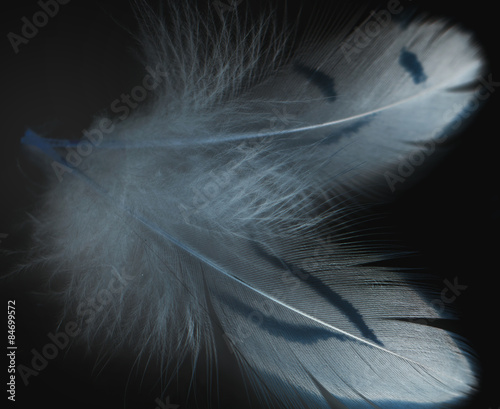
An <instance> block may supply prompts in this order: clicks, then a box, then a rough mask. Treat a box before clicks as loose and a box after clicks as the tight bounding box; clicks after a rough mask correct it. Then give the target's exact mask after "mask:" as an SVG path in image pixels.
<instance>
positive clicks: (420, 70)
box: [399, 48, 427, 84]
mask: <svg viewBox="0 0 500 409" xmlns="http://www.w3.org/2000/svg"><path fill="white" fill-rule="evenodd" d="M399 64H401V66H402V67H403V68H404V69H405V70H406V71H407V72H408V73H409V74H410V75H411V77H412V78H413V82H414V83H415V84H421V83H422V82H425V81H427V75H426V74H425V72H424V67H423V66H422V64H421V62H420V61H419V60H418V57H417V55H416V54H415V53H412V52H410V51H408V50H407V49H406V48H403V49H402V50H401V55H400V56H399Z"/></svg>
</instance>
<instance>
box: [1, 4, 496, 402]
mask: <svg viewBox="0 0 500 409" xmlns="http://www.w3.org/2000/svg"><path fill="white" fill-rule="evenodd" d="M244 1H246V0H244ZM403 3H404V2H403ZM411 3H412V4H416V5H419V6H420V7H421V9H422V10H426V11H428V12H430V13H431V14H435V15H439V16H446V17H451V18H452V19H454V20H456V21H458V22H460V23H461V24H462V25H463V26H465V27H466V28H468V29H470V30H472V31H473V32H474V33H476V37H477V39H478V42H479V43H480V44H482V46H483V47H484V49H485V53H486V55H487V57H488V59H489V64H490V65H489V69H488V70H487V73H492V77H493V79H494V80H496V81H500V70H499V61H498V40H499V33H500V29H499V23H498V13H497V11H496V9H495V8H494V6H493V5H492V3H491V2H487V1H484V0H478V1H475V2H470V1H466V2H456V1H440V2H439V4H435V2H432V1H416V0H414V1H413V2H411ZM320 4H321V3H320V2H308V3H307V4H306V7H315V6H319V5H320ZM380 4H381V5H382V7H383V6H384V3H383V2H380ZM406 4H408V2H407V3H406ZM260 6H261V5H260V3H258V2H253V3H252V6H251V7H252V8H255V10H258V9H259V7H260ZM38 10H39V8H38V6H37V4H36V2H35V1H24V0H23V1H16V2H14V1H13V2H10V3H4V5H2V9H1V18H2V26H1V27H2V29H1V32H0V35H2V40H1V42H0V50H1V51H0V55H1V58H2V60H1V61H2V64H1V68H0V69H1V70H2V72H1V75H0V81H1V88H0V92H1V96H2V97H1V100H0V104H1V108H0V121H1V122H0V123H1V124H2V132H1V134H0V146H1V151H0V155H1V162H0V166H1V167H2V172H1V174H0V183H1V187H2V190H1V191H2V195H1V203H0V206H1V212H0V233H6V234H8V237H7V238H4V239H2V243H1V244H0V246H1V248H3V249H7V250H16V249H20V248H23V246H25V245H26V243H27V241H26V239H27V231H26V230H25V229H23V228H19V223H20V222H21V221H22V220H23V218H24V215H25V213H26V212H27V211H29V210H31V209H32V208H33V203H34V202H33V193H34V192H37V191H38V189H39V185H38V183H39V182H41V179H39V178H38V175H37V174H36V172H35V171H33V169H32V168H30V166H29V164H28V163H27V161H26V159H25V158H24V157H23V155H22V151H21V149H20V144H19V140H20V138H21V136H22V135H23V133H24V131H25V129H26V127H33V128H34V129H37V130H51V131H52V132H53V134H54V135H55V136H56V137H57V136H60V137H66V138H78V136H79V132H81V130H82V129H85V128H86V127H87V126H88V125H89V122H90V120H91V117H92V115H93V114H94V113H96V112H99V111H102V110H105V109H106V108H107V107H109V104H110V102H111V101H113V100H114V99H115V98H116V97H117V96H119V95H120V94H121V93H122V92H126V91H128V90H130V88H131V87H132V86H134V85H136V84H137V79H138V78H142V75H143V74H142V69H143V68H142V67H141V64H140V63H139V62H137V61H136V60H135V59H134V56H133V49H134V40H133V39H132V36H131V34H130V32H134V31H135V29H136V27H137V24H136V22H135V19H134V16H133V13H132V11H131V8H130V6H129V5H128V4H127V2H121V3H118V2H115V3H113V2H106V1H92V0H87V1H85V2H84V1H81V0H80V1H79V0H72V1H70V2H69V3H68V4H67V5H64V6H61V9H60V11H59V13H58V14H57V15H56V16H55V17H54V18H51V19H50V21H49V22H48V24H47V25H46V26H45V27H43V28H41V29H40V31H39V33H38V34H37V36H35V37H34V38H33V39H31V40H30V41H29V43H28V44H22V45H20V49H19V53H17V54H16V53H14V51H13V49H12V47H11V45H10V44H9V41H8V40H7V33H8V32H11V31H12V32H16V33H19V31H20V28H21V25H22V23H21V17H23V16H28V17H31V16H32V15H33V14H34V13H35V12H36V11H38ZM497 94H500V91H498V90H497V91H496V92H495V93H493V94H492V95H491V98H490V99H489V100H488V102H487V103H486V105H485V106H484V108H483V109H482V110H481V111H480V112H479V113H478V114H477V116H476V117H475V119H474V120H473V121H472V123H471V124H470V126H469V127H468V128H467V129H465V130H464V131H462V133H461V135H459V137H458V138H457V139H456V142H455V143H454V150H453V152H452V153H451V154H450V155H448V156H447V157H446V158H445V159H444V160H443V161H442V162H441V163H440V164H439V165H438V166H437V167H436V168H435V169H434V171H433V172H432V173H431V174H430V175H428V176H427V177H425V178H424V179H423V180H422V181H421V182H419V183H418V184H417V185H416V186H415V187H414V188H412V189H411V190H409V191H407V192H405V193H404V194H402V195H401V196H400V197H399V198H398V199H397V201H396V202H395V203H393V204H392V205H390V206H388V207H387V210H388V214H389V215H388V216H387V220H386V221H385V223H389V224H391V226H394V232H395V234H396V236H397V237H398V240H400V241H401V243H403V244H404V245H405V246H408V248H411V249H414V250H417V251H418V252H419V254H420V255H419V257H417V258H415V259H413V261H412V263H414V264H415V265H418V266H425V267H426V268H427V269H428V270H429V271H430V272H431V273H433V274H435V275H436V276H437V277H440V279H445V278H448V279H450V280H452V279H453V278H454V277H458V278H459V282H460V284H464V285H467V290H466V291H464V292H463V294H462V295H461V296H460V297H458V298H457V300H456V302H455V303H454V305H453V307H454V308H456V310H457V311H458V315H459V318H460V321H459V322H460V324H459V325H458V326H456V327H454V330H455V331H457V332H459V333H460V334H461V335H463V336H464V337H465V338H466V339H467V340H468V343H469V344H470V345H471V347H472V348H473V350H474V351H475V352H476V354H477V355H478V358H479V361H480V363H481V370H480V374H481V384H480V388H479V391H478V393H477V394H476V395H475V396H473V397H472V398H471V401H470V402H469V403H468V406H467V407H470V408H474V409H497V408H500V398H499V397H498V391H497V389H498V386H499V385H500V376H499V375H498V368H499V356H500V354H499V353H498V347H499V342H498V336H497V329H498V328H497V327H498V323H499V319H498V318H499V314H498V312H499V308H498V302H497V300H498V299H499V294H500V287H499V283H500V281H499V280H498V275H499V272H500V269H499V267H498V261H497V258H496V256H497V253H498V251H499V240H498V231H499V227H500V194H499V192H498V175H499V171H498V164H499V160H498V149H497V148H498V123H497V118H498V113H499V109H498V108H499V96H498V95H497ZM30 172H31V173H30ZM21 227H22V226H21ZM18 261H20V256H18V255H16V254H13V255H9V256H8V257H7V256H5V257H4V258H3V263H2V268H4V271H3V273H5V274H7V273H8V272H9V271H11V268H12V265H13V264H15V263H16V262H18ZM35 281H36V280H35ZM438 282H439V281H438ZM37 284H38V283H36V282H23V283H19V282H18V281H16V282H15V285H14V284H13V283H12V282H11V281H10V280H3V281H2V282H0V286H1V290H2V305H6V302H5V301H3V300H7V299H16V301H17V305H18V307H17V308H18V317H17V326H18V329H17V335H18V342H19V343H18V345H19V350H18V363H23V362H25V363H28V362H29V360H30V358H31V353H30V350H31V348H33V347H35V348H38V349H39V350H40V348H41V346H43V345H44V344H45V343H46V342H47V339H46V334H47V332H48V331H50V330H52V329H53V328H55V323H56V321H57V310H55V309H53V307H52V306H50V305H45V304H43V303H40V301H39V299H38V298H37V297H35V296H33V291H34V290H35V289H36V288H37ZM115 366H117V367H116V368H114V369H112V370H111V372H110V373H111V375H110V373H108V375H102V374H97V373H95V372H94V373H92V372H91V370H92V363H90V362H87V361H86V360H84V359H83V358H82V360H79V359H75V358H68V357H65V356H64V355H63V354H60V356H59V357H58V358H57V359H56V360H55V361H54V362H51V363H50V364H49V366H48V368H47V369H46V370H44V371H42V372H41V373H40V375H39V376H37V377H36V378H31V379H32V382H31V383H30V385H29V386H28V387H24V386H23V385H21V381H20V380H19V378H18V390H17V400H18V401H17V402H16V403H15V404H11V403H10V402H9V401H7V403H8V404H9V405H10V406H13V407H23V408H24V407H29V406H30V405H33V406H35V405H36V406H45V405H50V406H52V407H96V408H100V407H127V408H128V407H145V408H151V409H153V408H154V407H155V406H156V403H155V401H154V399H155V398H156V396H158V395H155V393H157V390H155V389H154V388H153V389H152V390H151V389H148V387H141V385H140V377H137V376H134V375H132V376H131V377H130V382H129V383H128V384H127V383H126V382H127V379H128V370H127V369H126V368H127V367H126V365H125V364H124V366H123V367H120V366H119V365H115ZM75 368H76V369H75ZM2 379H7V378H6V377H5V378H2ZM145 384H146V385H147V382H145ZM125 386H126V387H127V388H128V389H129V392H127V393H126V394H125V393H124V390H125ZM171 396H172V398H171V401H172V402H173V403H177V404H179V405H181V406H180V408H183V407H187V406H184V404H183V402H182V398H180V397H177V396H176V393H175V391H172V394H171ZM2 399H5V400H7V397H6V396H5V398H2ZM223 407H228V406H223ZM229 407H232V406H229Z"/></svg>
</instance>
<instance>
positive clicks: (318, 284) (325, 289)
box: [254, 243, 383, 346]
mask: <svg viewBox="0 0 500 409" xmlns="http://www.w3.org/2000/svg"><path fill="white" fill-rule="evenodd" d="M254 248H255V250H256V251H257V253H258V254H259V255H260V256H261V257H264V258H265V259H266V260H267V261H269V262H270V263H271V264H272V265H273V266H275V267H276V268H280V269H282V270H285V271H287V272H289V273H291V274H292V275H294V276H295V277H297V278H299V279H301V280H302V281H305V282H306V283H307V285H308V286H309V287H310V288H312V289H313V290H314V291H315V292H316V293H317V294H318V295H320V296H321V297H322V298H324V299H325V300H326V301H328V302H329V303H330V304H332V305H333V306H335V307H336V308H338V309H339V310H340V311H342V312H343V314H344V315H345V316H346V317H347V318H348V319H349V321H351V322H352V323H353V324H354V325H355V326H356V327H357V328H358V329H359V331H360V332H361V334H362V335H363V336H364V337H366V338H367V339H369V340H371V341H373V342H374V343H376V344H378V345H382V346H383V343H382V342H381V341H380V340H379V339H378V338H377V336H376V335H375V334H374V332H373V330H372V329H371V328H370V327H369V326H368V325H367V323H366V322H365V320H364V319H363V316H362V315H361V313H360V312H359V311H358V310H357V309H356V308H355V307H354V306H353V305H352V304H351V303H350V302H349V301H348V300H346V299H344V298H343V297H342V296H341V295H340V294H337V293H336V292H335V291H333V290H332V289H331V288H330V286H328V285H327V284H325V283H324V282H323V280H321V279H320V278H317V277H314V276H313V275H312V274H311V273H309V272H307V271H305V270H304V269H302V268H300V267H297V266H295V265H294V264H291V263H287V262H286V261H284V260H283V259H281V258H279V257H276V256H274V255H272V254H269V253H268V252H267V251H265V250H264V249H263V248H262V247H261V246H259V245H258V244H256V243H254Z"/></svg>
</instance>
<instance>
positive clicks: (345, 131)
mask: <svg viewBox="0 0 500 409" xmlns="http://www.w3.org/2000/svg"><path fill="white" fill-rule="evenodd" d="M375 115H376V114H372V115H369V116H367V117H364V118H360V119H356V120H354V121H353V123H351V124H349V125H346V126H344V127H341V128H340V129H335V130H334V131H333V132H330V133H329V134H328V135H327V136H326V137H325V138H323V139H322V140H321V144H325V145H330V144H332V143H335V142H338V141H339V140H340V139H342V138H344V137H349V136H352V135H355V134H357V133H358V132H359V131H360V130H361V129H362V128H364V127H365V126H366V125H368V124H369V123H370V122H372V120H373V118H374V117H375Z"/></svg>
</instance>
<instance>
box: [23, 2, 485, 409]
mask: <svg viewBox="0 0 500 409" xmlns="http://www.w3.org/2000/svg"><path fill="white" fill-rule="evenodd" d="M141 5H142V6H144V7H145V10H143V11H142V12H141V13H140V15H141V19H142V22H143V24H142V27H143V34H142V37H141V44H142V46H143V49H144V52H145V61H146V65H147V72H148V74H147V75H149V77H148V78H149V80H151V79H153V80H155V81H156V82H157V84H160V85H159V86H158V87H157V88H155V90H154V93H155V98H154V101H153V102H152V103H151V104H149V105H148V104H144V105H142V106H141V107H140V108H139V109H137V110H135V111H133V112H131V113H130V115H124V118H113V119H112V120H111V119H108V117H102V118H98V119H96V121H95V123H94V125H93V126H92V127H91V128H89V131H88V132H86V133H84V134H85V137H84V138H83V139H82V140H79V141H72V140H58V139H50V138H46V137H43V136H39V135H38V134H37V133H36V132H34V131H31V130H30V131H28V132H27V133H26V135H25V136H24V138H23V140H22V142H23V143H24V144H25V145H27V146H31V147H35V148H37V150H38V151H41V152H43V153H44V154H45V156H46V157H47V158H48V159H47V162H46V168H47V169H48V174H49V175H51V176H52V179H53V180H52V181H51V182H50V186H49V188H48V189H47V191H46V193H45V196H44V200H43V206H42V207H41V210H40V212H39V213H38V214H37V215H36V217H35V218H34V220H33V223H34V237H33V254H34V255H33V258H32V264H33V265H37V264H42V263H43V264H44V265H45V266H48V267H49V268H50V270H51V271H52V279H55V278H57V279H60V280H62V281H63V283H64V286H63V290H62V291H61V294H60V295H61V298H62V301H63V303H64V307H65V309H64V312H65V317H66V319H77V320H78V323H79V324H78V325H79V328H81V329H82V339H83V340H85V341H86V342H87V343H88V344H89V345H95V344H96V343H102V344H103V345H109V346H110V347H111V346H112V348H118V349H119V348H121V347H125V346H127V345H139V347H137V350H136V354H137V355H138V356H139V357H148V356H151V357H153V358H154V359H155V360H160V361H161V362H163V363H164V364H165V365H166V366H168V367H169V368H172V367H174V368H175V365H176V362H182V360H183V359H184V358H185V357H187V356H191V357H192V359H193V362H196V361H197V359H198V357H199V356H200V355H201V354H206V355H207V356H208V357H209V360H210V362H211V363H212V364H215V362H217V360H218V359H221V356H223V355H224V354H225V353H227V346H228V345H229V346H230V349H231V351H232V352H233V354H234V356H235V358H236V360H237V362H238V365H239V368H240V370H241V371H242V372H243V373H244V375H245V379H246V382H247V383H248V386H251V387H252V388H253V389H254V390H255V393H256V394H257V395H258V396H259V398H260V399H261V404H262V406H264V407H267V406H269V407H271V406H272V405H273V404H274V403H277V405H278V406H280V407H284V408H349V409H354V408H356V409H357V408H359V409H361V408H383V409H392V408H398V409H400V408H435V407H445V405H449V406H453V405H455V404H458V403H459V402H461V401H462V400H463V399H464V398H466V397H467V396H468V394H469V393H471V391H472V390H473V388H474V386H475V383H476V376H475V363H474V360H473V358H472V356H471V355H470V352H469V351H468V349H467V347H466V344H465V343H464V342H463V341H462V340H461V339H459V338H458V337H457V336H456V335H454V334H452V333H450V332H448V331H445V330H443V329H441V328H439V327H438V326H435V325H430V324H428V325H426V324H425V323H422V320H428V321H432V320H437V319H442V318H451V317H452V315H449V314H448V313H446V312H442V311H439V310H438V309H437V308H436V307H435V305H434V304H433V302H432V296H433V294H432V292H430V291H428V290H426V287H425V285H424V284H423V283H422V280H423V278H422V277H421V276H419V275H418V274H415V273H404V274H403V273H402V272H400V271H396V270H394V269H391V268H387V267H380V266H377V265H376V264H374V262H376V261H380V260H383V259H384V258H387V257H389V256H390V254H388V251H381V250H380V249H378V248H377V247H376V243H372V244H369V245H365V247H363V246H361V245H360V244H359V242H358V241H357V236H358V234H359V231H358V230H357V229H356V218H355V217H354V216H353V215H355V214H356V209H357V206H358V207H363V205H362V202H361V201H360V198H361V197H368V198H373V197H374V195H376V197H377V198H380V197H386V198H387V194H388V193H390V189H389V188H388V186H387V180H386V177H385V175H386V173H387V172H388V171H389V170H390V169H395V166H397V164H398V163H399V162H398V161H400V160H401V158H402V157H403V158H404V157H409V155H414V154H415V155H418V154H420V155H423V153H424V152H425V149H426V146H428V145H429V144H434V145H436V146H438V145H439V142H440V138H441V139H443V137H447V136H448V135H450V133H452V131H455V129H453V127H450V125H453V123H454V119H455V118H457V117H460V115H462V114H463V112H464V110H466V109H467V106H468V105H467V104H469V103H471V101H472V102H473V101H474V99H475V98H476V95H477V94H475V93H476V91H477V86H476V84H477V81H478V79H479V76H480V75H481V73H482V68H483V65H484V62H483V58H482V56H481V52H480V50H479V48H478V47H477V45H475V44H474V42H473V41H472V40H471V38H470V35H469V34H467V33H464V32H463V31H461V30H460V29H459V28H457V27H452V26H450V25H448V24H447V23H446V22H443V21H440V20H432V19H429V18H424V17H417V18H413V19H412V20H411V21H408V22H405V23H403V22H402V21H397V20H396V19H395V18H392V19H391V15H390V14H389V12H387V11H385V12H380V13H379V14H375V15H373V14H372V15H371V16H370V18H369V19H368V20H367V21H364V22H361V25H358V24H359V17H360V13H359V12H351V11H348V9H346V8H338V9H337V14H335V15H333V16H334V17H333V18H331V15H328V18H323V19H320V23H318V20H313V22H314V23H315V24H316V26H317V27H319V28H316V29H312V28H311V29H310V30H308V31H306V33H305V34H304V35H302V36H301V37H300V38H299V39H296V37H294V35H293V32H294V31H293V29H290V28H287V27H283V28H282V27H281V26H280V25H279V24H278V23H276V22H275V20H274V17H273V15H272V13H270V14H267V17H262V18H260V19H258V20H257V21H253V20H252V21H250V20H248V21H247V20H245V19H244V18H243V17H238V16H237V15H235V13H233V14H231V16H225V18H224V19H222V21H219V20H218V19H217V17H216V16H214V15H210V16H209V18H208V19H207V17H206V16H202V14H201V13H200V12H198V11H197V10H196V9H194V8H190V7H189V6H187V5H182V6H171V7H170V8H169V10H170V13H169V14H170V20H169V22H170V24H167V23H165V21H164V19H163V18H162V17H156V16H155V14H154V13H153V11H152V10H151V9H149V8H148V7H147V4H146V3H141ZM346 10H347V11H346ZM269 16H271V17H269ZM387 16H389V17H387ZM393 17H394V16H393ZM367 24H371V26H370V27H372V28H376V27H378V32H377V35H373V36H368V35H367V34H366V32H365V34H363V33H362V32H361V31H360V30H361V28H362V29H366V27H368V25H367ZM374 24H375V25H374ZM329 25H333V29H332V28H329V29H328V31H327V33H326V34H325V31H324V29H325V27H328V26H329ZM360 27H361V28H360ZM360 33H361V34H360ZM360 35H364V37H365V38H364V39H363V40H364V41H365V43H363V44H365V45H364V46H361V45H360V41H361V40H360V38H361V37H359V36H360ZM357 36H358V37H357ZM145 78H146V77H145ZM145 81H146V80H145ZM143 84H146V82H143ZM103 121H104V122H103ZM104 123H105V124H106V130H107V132H104V131H103V130H102V128H103V126H102V125H103V124H104ZM104 133H106V135H104ZM426 144H427V145H426ZM79 157H80V159H81V160H76V159H75V158H77V159H78V158H79ZM425 158H426V159H427V157H426V156H425ZM430 159H431V158H429V160H428V161H427V163H426V165H428V164H429V163H430V161H431V160H430ZM363 200H365V199H363ZM377 200H379V199H377ZM116 280H118V281H119V282H121V283H124V284H123V286H122V287H120V291H119V293H118V294H115V295H114V296H112V297H110V299H107V300H106V302H105V307H106V308H104V309H103V310H102V311H99V314H98V315H96V314H91V313H89V312H88V310H86V309H85V308H84V307H85V306H86V305H87V304H85V303H86V301H87V300H92V299H96V297H99V294H100V292H102V289H105V288H110V285H111V284H112V283H113V282H116ZM221 339H223V340H224V341H225V342H226V343H227V345H221V343H220V340H221ZM273 402H274V403H273Z"/></svg>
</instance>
